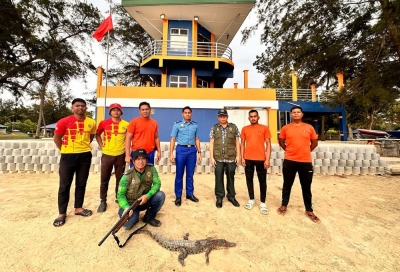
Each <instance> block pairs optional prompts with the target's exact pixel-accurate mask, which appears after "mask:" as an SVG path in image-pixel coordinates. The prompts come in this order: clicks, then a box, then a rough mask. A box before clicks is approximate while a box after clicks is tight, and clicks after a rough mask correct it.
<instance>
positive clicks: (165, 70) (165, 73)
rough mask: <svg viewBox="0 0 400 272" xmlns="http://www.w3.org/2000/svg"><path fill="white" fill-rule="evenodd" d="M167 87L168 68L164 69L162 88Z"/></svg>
mask: <svg viewBox="0 0 400 272" xmlns="http://www.w3.org/2000/svg"><path fill="white" fill-rule="evenodd" d="M166 87H167V68H164V69H162V74H161V88H166ZM157 90H159V89H157ZM131 97H132V95H131Z"/></svg>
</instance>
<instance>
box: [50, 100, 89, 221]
mask: <svg viewBox="0 0 400 272" xmlns="http://www.w3.org/2000/svg"><path fill="white" fill-rule="evenodd" d="M71 109H72V112H73V113H74V114H73V115H70V116H68V117H65V118H62V119H61V120H59V121H58V122H57V125H56V129H55V130H54V143H55V144H56V146H57V148H58V149H59V150H60V151H61V160H60V169H59V176H60V185H59V188H58V212H59V215H58V217H57V218H56V219H55V220H54V222H53V226H55V227H60V226H62V225H64V224H65V219H66V217H67V206H68V202H69V192H70V188H71V184H72V180H73V178H74V174H75V204H74V208H75V215H81V216H91V215H92V211H91V210H87V209H84V208H82V206H83V201H84V198H85V191H86V183H87V179H88V177H89V170H90V164H91V162H92V152H91V150H92V148H91V146H90V143H91V142H92V140H93V138H94V135H95V133H96V121H95V120H93V119H91V118H89V117H86V109H87V108H86V101H85V100H83V99H81V98H76V99H74V100H73V101H72V108H71Z"/></svg>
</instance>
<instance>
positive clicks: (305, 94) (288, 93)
mask: <svg viewBox="0 0 400 272" xmlns="http://www.w3.org/2000/svg"><path fill="white" fill-rule="evenodd" d="M316 98H317V101H318V102H322V101H327V96H326V92H322V93H321V94H317V97H316ZM276 100H278V101H293V90H292V89H276ZM297 101H312V91H311V89H297Z"/></svg>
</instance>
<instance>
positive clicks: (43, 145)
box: [36, 142, 46, 149]
mask: <svg viewBox="0 0 400 272" xmlns="http://www.w3.org/2000/svg"><path fill="white" fill-rule="evenodd" d="M36 148H37V149H46V144H45V143H41V142H39V143H38V144H37V145H36Z"/></svg>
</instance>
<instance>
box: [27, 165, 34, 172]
mask: <svg viewBox="0 0 400 272" xmlns="http://www.w3.org/2000/svg"><path fill="white" fill-rule="evenodd" d="M33 170H34V164H33V163H27V164H25V171H29V172H33Z"/></svg>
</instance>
